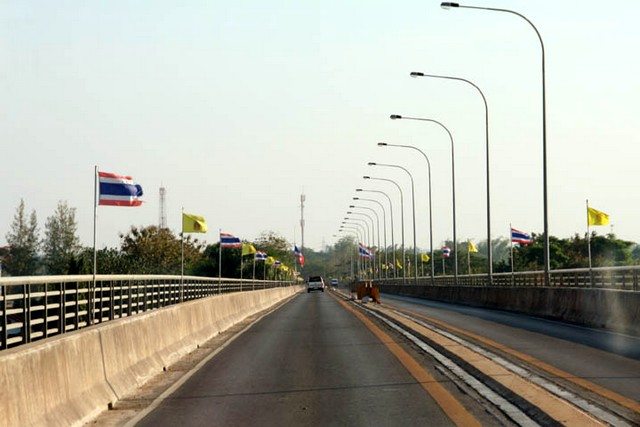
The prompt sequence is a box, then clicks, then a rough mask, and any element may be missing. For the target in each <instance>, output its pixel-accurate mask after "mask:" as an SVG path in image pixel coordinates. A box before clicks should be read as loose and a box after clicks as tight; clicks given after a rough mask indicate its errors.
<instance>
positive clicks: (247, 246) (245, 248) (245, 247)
mask: <svg viewBox="0 0 640 427" xmlns="http://www.w3.org/2000/svg"><path fill="white" fill-rule="evenodd" d="M256 252H257V251H256V248H255V246H253V245H252V244H251V243H243V244H242V256H245V255H251V254H255V253H256Z"/></svg>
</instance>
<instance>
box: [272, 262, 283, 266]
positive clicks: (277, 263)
mask: <svg viewBox="0 0 640 427" xmlns="http://www.w3.org/2000/svg"><path fill="white" fill-rule="evenodd" d="M273 265H275V266H276V267H280V266H281V265H282V261H278V260H276V262H274V263H273Z"/></svg>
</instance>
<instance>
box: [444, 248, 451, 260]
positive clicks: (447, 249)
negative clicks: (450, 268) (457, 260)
mask: <svg viewBox="0 0 640 427" xmlns="http://www.w3.org/2000/svg"><path fill="white" fill-rule="evenodd" d="M450 256H451V248H450V247H448V246H443V247H442V258H449V257H450Z"/></svg>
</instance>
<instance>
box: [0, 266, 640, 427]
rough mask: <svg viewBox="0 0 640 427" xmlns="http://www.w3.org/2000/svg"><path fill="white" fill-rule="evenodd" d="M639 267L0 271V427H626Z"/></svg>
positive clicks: (638, 341) (636, 380) (638, 338)
mask: <svg viewBox="0 0 640 427" xmlns="http://www.w3.org/2000/svg"><path fill="white" fill-rule="evenodd" d="M638 270H639V269H637V268H633V267H628V268H599V269H593V270H591V271H584V269H580V270H565V271H552V272H551V276H550V277H551V280H550V284H551V286H545V284H544V280H543V279H542V278H541V276H543V273H542V272H530V273H518V274H514V275H511V274H508V275H507V274H505V275H496V277H495V278H494V282H493V284H492V285H491V286H489V285H488V284H487V283H486V282H484V281H483V279H482V277H483V276H482V275H470V276H464V275H462V276H459V282H458V283H457V284H454V283H451V282H450V280H451V279H450V278H449V277H444V276H440V277H439V278H438V280H439V281H438V282H437V283H431V280H430V278H429V277H419V278H417V279H415V278H411V280H409V281H407V282H406V283H404V284H403V280H402V279H379V280H377V281H375V282H373V283H370V285H373V286H377V287H379V288H380V289H381V290H382V291H383V293H382V303H381V304H374V303H371V302H369V303H367V302H366V299H365V300H364V301H358V300H356V299H355V294H354V293H352V292H351V291H352V290H353V286H352V285H350V284H349V285H346V284H343V285H340V286H338V287H335V288H333V289H327V292H323V293H311V294H308V293H306V292H305V287H304V286H303V285H301V284H299V283H293V282H281V281H257V280H240V279H218V278H203V277H191V276H186V277H184V278H181V277H180V276H142V275H139V276H124V275H122V276H100V275H99V276H97V277H96V278H95V281H94V280H93V276H91V275H88V276H45V277H35V276H34V277H15V278H3V279H0V286H1V287H0V289H2V293H1V296H0V319H1V323H0V340H1V341H0V345H1V346H2V350H0V378H1V379H2V387H1V388H0V393H1V398H0V413H2V414H3V417H2V419H1V420H0V425H74V424H75V425H79V424H83V423H88V422H91V423H95V424H97V425H149V426H151V425H154V426H155V425H175V424H178V423H183V424H186V425H254V424H260V425H300V424H305V425H327V424H340V425H400V424H401V425H425V424H426V425H557V424H565V425H635V424H638V423H640V403H638V402H639V401H640V331H639V330H638V325H639V324H640V309H639V308H638V307H640V292H638V290H639V289H638V280H637V271H638ZM485 277H486V276H485ZM416 282H417V284H416ZM526 307H528V308H529V309H528V310H524V309H523V308H526ZM536 310H537V311H536ZM527 313H528V314H527Z"/></svg>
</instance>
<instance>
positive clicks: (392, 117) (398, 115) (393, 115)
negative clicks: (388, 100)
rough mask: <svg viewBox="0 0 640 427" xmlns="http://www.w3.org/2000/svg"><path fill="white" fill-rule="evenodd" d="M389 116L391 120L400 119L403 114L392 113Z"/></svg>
mask: <svg viewBox="0 0 640 427" xmlns="http://www.w3.org/2000/svg"><path fill="white" fill-rule="evenodd" d="M389 118H390V119H391V120H399V119H401V118H402V116H401V115H400V114H392V115H390V116H389Z"/></svg>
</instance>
